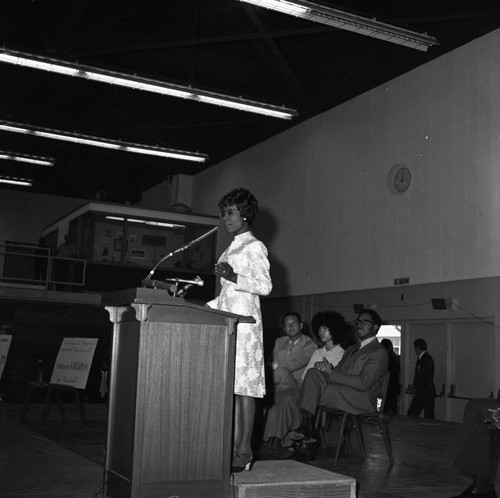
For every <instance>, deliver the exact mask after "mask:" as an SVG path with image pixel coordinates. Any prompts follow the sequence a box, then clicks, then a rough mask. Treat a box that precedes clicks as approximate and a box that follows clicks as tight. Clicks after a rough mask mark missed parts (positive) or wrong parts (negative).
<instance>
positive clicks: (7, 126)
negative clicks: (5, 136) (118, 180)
mask: <svg viewBox="0 0 500 498" xmlns="http://www.w3.org/2000/svg"><path fill="white" fill-rule="evenodd" d="M0 130H3V131H11V132H14V133H23V134H25V135H34V136H36V137H42V138H53V139H55V140H62V141H65V142H73V143H77V144H84V145H92V146H94V147H103V148H105V149H114V150H121V151H125V152H135V153H136V154H145V155H149V156H157V157H167V158H172V159H181V160H183V161H195V162H201V163H203V162H205V161H206V160H207V159H208V155H207V154H201V153H199V152H187V151H182V150H176V149H167V148H164V147H157V146H150V145H142V144H135V143H131V142H122V141H120V140H107V139H103V138H99V137H92V136H89V135H80V134H78V133H70V132H67V131H59V130H51V129H49V128H39V127H34V126H26V125H24V124H20V123H13V122H10V121H0Z"/></svg>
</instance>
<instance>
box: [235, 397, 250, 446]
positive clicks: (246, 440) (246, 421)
mask: <svg viewBox="0 0 500 498" xmlns="http://www.w3.org/2000/svg"><path fill="white" fill-rule="evenodd" d="M254 418H255V399H254V398H252V397H251V396H241V395H239V394H237V395H236V396H235V409H234V450H235V452H236V453H238V454H239V455H248V454H250V453H252V447H251V441H252V432H253V423H254Z"/></svg>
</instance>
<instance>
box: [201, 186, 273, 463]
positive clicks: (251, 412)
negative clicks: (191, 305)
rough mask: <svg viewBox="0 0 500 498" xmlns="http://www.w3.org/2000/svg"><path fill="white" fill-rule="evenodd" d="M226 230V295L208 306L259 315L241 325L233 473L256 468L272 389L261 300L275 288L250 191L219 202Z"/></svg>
mask: <svg viewBox="0 0 500 498" xmlns="http://www.w3.org/2000/svg"><path fill="white" fill-rule="evenodd" d="M219 211H220V219H221V223H222V226H223V228H224V230H225V231H226V232H227V233H229V234H232V235H233V236H234V239H233V241H232V242H231V244H230V246H229V247H228V248H227V249H226V250H225V251H224V252H223V253H222V255H221V256H220V258H219V260H218V262H217V263H216V265H215V274H216V275H217V276H219V277H220V283H221V291H220V294H219V295H218V296H217V297H216V298H215V299H213V300H212V301H210V302H208V303H207V306H209V307H210V308H215V309H219V310H222V311H228V312H230V313H236V314H239V315H245V316H253V318H255V323H240V324H238V328H237V332H236V361H235V373H234V394H235V403H234V405H235V411H234V448H233V461H232V471H233V472H241V471H242V470H251V468H252V465H253V461H254V460H253V453H252V448H251V439H252V431H253V425H254V418H255V398H263V397H264V395H265V391H266V386H265V373H264V340H263V328H262V316H261V310H260V298H259V296H267V295H268V294H270V292H271V290H272V282H271V277H270V274H269V260H268V258H267V254H268V253H267V248H266V246H265V245H264V244H263V243H262V242H261V241H259V240H257V239H256V238H255V236H254V235H253V234H252V232H251V231H250V227H251V225H252V223H253V221H254V220H255V217H256V216H257V213H258V211H259V205H258V201H257V199H256V198H255V197H254V195H253V194H252V193H251V192H250V191H249V190H247V189H244V188H236V189H234V190H232V191H231V192H229V193H228V194H226V195H225V196H224V197H222V199H221V200H220V201H219Z"/></svg>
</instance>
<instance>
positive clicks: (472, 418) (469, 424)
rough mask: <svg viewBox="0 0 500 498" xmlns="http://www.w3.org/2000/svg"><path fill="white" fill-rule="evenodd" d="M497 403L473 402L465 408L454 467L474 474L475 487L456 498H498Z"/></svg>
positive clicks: (484, 400)
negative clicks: (493, 451)
mask: <svg viewBox="0 0 500 498" xmlns="http://www.w3.org/2000/svg"><path fill="white" fill-rule="evenodd" d="M497 403H498V402H497V400H496V399H471V400H470V401H469V402H468V403H467V405H466V406H465V410H464V421H463V425H462V434H461V437H460V445H459V447H458V451H457V455H456V457H455V462H454V467H455V468H456V469H458V470H460V471H462V472H465V473H467V474H470V475H472V484H471V485H470V486H469V487H468V488H467V489H466V490H465V491H464V492H463V493H462V494H460V495H457V496H456V497H454V498H497V494H496V492H495V489H494V487H493V482H494V481H493V480H492V478H491V475H492V469H491V463H490V446H491V428H496V429H500V417H499V415H500V414H499V413H498V411H497V410H496V409H497ZM491 410H494V412H493V413H492V412H491ZM486 421H491V422H492V424H488V423H487V422H486Z"/></svg>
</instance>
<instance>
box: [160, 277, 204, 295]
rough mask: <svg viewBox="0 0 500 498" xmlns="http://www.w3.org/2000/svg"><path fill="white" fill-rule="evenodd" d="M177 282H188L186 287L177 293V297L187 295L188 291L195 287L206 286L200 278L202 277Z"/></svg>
mask: <svg viewBox="0 0 500 498" xmlns="http://www.w3.org/2000/svg"><path fill="white" fill-rule="evenodd" d="M167 280H170V279H167ZM176 280H179V282H187V283H186V285H184V286H183V287H182V288H181V289H180V290H179V292H177V296H178V297H183V296H185V295H186V293H187V291H188V290H189V289H190V288H191V287H193V285H199V286H200V287H203V285H205V282H203V280H202V279H201V278H200V276H199V275H198V276H197V277H196V278H195V279H194V280H191V281H189V280H180V279H176Z"/></svg>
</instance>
